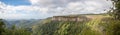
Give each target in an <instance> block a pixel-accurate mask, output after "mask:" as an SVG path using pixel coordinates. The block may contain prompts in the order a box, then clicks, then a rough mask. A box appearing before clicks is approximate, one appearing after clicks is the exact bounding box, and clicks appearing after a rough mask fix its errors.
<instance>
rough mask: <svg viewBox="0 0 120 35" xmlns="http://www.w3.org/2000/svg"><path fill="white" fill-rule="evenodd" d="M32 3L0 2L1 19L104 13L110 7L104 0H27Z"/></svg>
mask: <svg viewBox="0 0 120 35" xmlns="http://www.w3.org/2000/svg"><path fill="white" fill-rule="evenodd" d="M29 1H30V3H31V4H32V5H30V6H25V5H20V6H11V5H6V4H4V3H3V2H0V15H1V16H0V18H2V19H33V18H35V19H43V18H47V17H51V16H57V15H70V14H87V13H104V12H105V11H104V10H106V9H109V8H110V7H112V2H111V1H105V0H29Z"/></svg>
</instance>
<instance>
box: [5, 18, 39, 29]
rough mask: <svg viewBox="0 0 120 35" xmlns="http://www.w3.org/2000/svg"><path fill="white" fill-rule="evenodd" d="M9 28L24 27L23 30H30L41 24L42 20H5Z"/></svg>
mask: <svg viewBox="0 0 120 35" xmlns="http://www.w3.org/2000/svg"><path fill="white" fill-rule="evenodd" d="M3 21H4V22H5V24H6V26H7V27H9V28H10V27H12V26H14V25H15V26H16V27H23V28H29V27H31V26H33V25H35V24H38V23H40V21H41V19H30V20H13V19H12V20H3Z"/></svg>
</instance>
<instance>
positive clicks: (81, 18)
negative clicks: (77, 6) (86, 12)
mask: <svg viewBox="0 0 120 35" xmlns="http://www.w3.org/2000/svg"><path fill="white" fill-rule="evenodd" d="M52 20H53V21H84V20H87V18H86V17H85V16H53V17H52Z"/></svg>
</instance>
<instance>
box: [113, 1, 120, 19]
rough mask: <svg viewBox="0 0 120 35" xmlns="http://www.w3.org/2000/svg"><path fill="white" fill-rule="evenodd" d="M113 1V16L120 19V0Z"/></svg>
mask: <svg viewBox="0 0 120 35" xmlns="http://www.w3.org/2000/svg"><path fill="white" fill-rule="evenodd" d="M112 1H113V5H114V7H113V8H114V9H113V12H112V16H113V17H114V18H115V19H119V20H120V0H112Z"/></svg>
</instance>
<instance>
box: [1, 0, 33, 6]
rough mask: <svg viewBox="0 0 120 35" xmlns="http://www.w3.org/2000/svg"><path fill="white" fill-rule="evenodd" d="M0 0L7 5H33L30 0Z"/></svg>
mask: <svg viewBox="0 0 120 35" xmlns="http://www.w3.org/2000/svg"><path fill="white" fill-rule="evenodd" d="M0 1H1V2H3V3H5V4H7V5H14V6H19V5H31V3H30V2H29V0H0Z"/></svg>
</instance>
